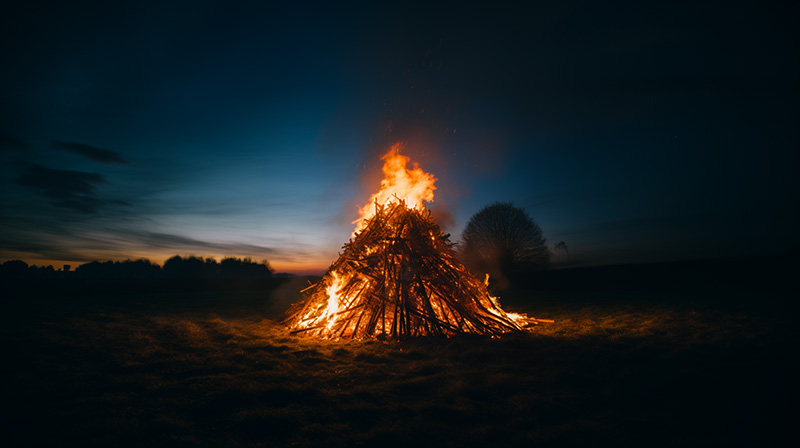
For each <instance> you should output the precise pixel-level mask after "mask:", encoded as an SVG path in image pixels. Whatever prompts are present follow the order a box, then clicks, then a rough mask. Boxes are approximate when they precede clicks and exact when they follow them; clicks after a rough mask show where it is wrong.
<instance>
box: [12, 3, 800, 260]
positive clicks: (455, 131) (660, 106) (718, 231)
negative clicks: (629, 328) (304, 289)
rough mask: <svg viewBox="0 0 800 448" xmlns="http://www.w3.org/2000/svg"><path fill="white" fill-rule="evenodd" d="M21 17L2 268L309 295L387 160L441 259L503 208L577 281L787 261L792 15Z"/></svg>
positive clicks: (401, 8) (60, 9) (793, 192)
mask: <svg viewBox="0 0 800 448" xmlns="http://www.w3.org/2000/svg"><path fill="white" fill-rule="evenodd" d="M19 3H20V4H17V5H15V6H12V7H6V10H4V13H3V16H2V18H0V33H2V38H1V40H0V42H1V43H0V50H1V51H2V53H1V55H2V66H3V69H2V70H0V134H1V135H0V162H2V168H0V170H2V171H0V172H1V173H2V185H0V191H1V192H0V201H1V202H0V204H2V218H0V261H3V260H7V259H23V260H26V261H28V262H29V263H38V264H42V263H44V264H50V263H53V264H57V265H60V264H64V263H71V264H77V263H81V262H85V261H90V260H93V259H126V258H136V257H148V258H151V259H153V260H154V261H159V262H161V261H163V260H164V259H165V258H166V257H168V256H170V255H173V254H176V253H177V254H197V255H204V256H216V257H220V256H251V257H253V258H256V259H268V260H270V262H271V263H272V264H273V265H274V266H275V267H276V268H278V270H290V271H301V270H315V271H322V270H324V269H325V267H327V265H328V264H329V263H330V262H331V261H333V260H334V259H335V258H336V256H337V251H338V249H339V248H340V246H341V245H342V244H343V243H344V242H346V241H347V238H348V237H349V235H350V232H351V231H352V224H351V221H353V220H354V219H355V217H356V210H357V208H358V207H359V206H360V205H361V204H362V203H363V202H364V201H365V200H367V199H368V197H369V194H370V193H372V192H373V191H374V190H375V189H377V179H378V178H379V176H380V160H379V155H380V154H381V153H383V152H384V151H385V150H386V148H387V147H388V146H389V145H391V144H392V143H394V142H397V141H402V142H405V144H406V151H405V152H406V154H408V155H410V156H411V157H412V158H413V159H414V160H417V161H419V162H420V164H421V166H422V167H423V168H424V169H425V170H427V171H429V172H432V173H433V174H434V175H436V177H437V178H438V179H439V181H438V183H437V187H438V189H437V191H436V197H435V200H434V203H433V204H431V208H432V209H434V210H435V211H436V213H437V216H439V217H440V222H441V224H442V225H443V226H444V227H445V228H446V230H447V231H449V232H451V233H452V234H453V236H454V238H456V239H457V237H458V235H460V233H461V230H462V229H463V227H464V225H465V224H466V221H467V220H468V219H469V216H470V215H472V214H473V213H475V212H476V211H478V210H479V209H480V208H481V207H482V206H484V205H487V204H489V203H491V202H494V201H498V200H499V201H511V202H513V203H514V204H516V205H518V206H521V207H523V208H525V209H526V210H527V212H528V213H529V214H530V215H531V216H532V217H533V218H534V220H536V221H537V222H538V223H539V224H540V225H541V227H542V228H543V230H544V233H545V236H546V237H547V238H548V241H549V242H550V243H556V242H558V241H560V240H564V241H566V242H567V244H568V245H569V247H570V253H571V255H572V258H573V259H574V264H584V265H586V264H605V263H618V262H645V261H660V260H674V259H685V258H707V257H723V256H736V255H750V254H776V253H781V252H785V251H787V250H789V249H790V248H792V247H795V248H796V247H798V243H799V242H798V239H797V232H796V230H795V229H796V228H797V227H798V225H800V222H798V221H799V219H798V197H800V195H798V193H799V192H800V189H798V182H797V180H796V171H797V167H798V163H797V162H798V156H797V149H798V147H800V145H798V143H799V140H800V139H798V128H797V123H798V83H797V79H800V76H798V75H800V74H799V73H798V71H799V70H798V58H797V53H798V49H797V44H798V39H797V31H796V26H795V22H796V19H797V17H798V8H797V6H796V5H792V4H791V2H786V3H769V2H735V1H734V2H719V3H717V4H710V3H703V4H699V3H698V2H675V1H670V2H663V3H660V4H654V3H653V2H594V3H592V2H569V1H568V2H533V3H531V4H530V5H529V6H525V7H521V6H519V5H515V6H511V5H514V4H515V3H518V2H512V3H510V4H508V5H504V4H501V3H499V2H493V3H491V4H490V5H484V6H475V7H471V6H466V5H465V3H455V4H452V5H448V6H430V5H425V4H420V5H417V4H413V3H397V4H393V5H390V6H386V5H372V6H363V5H360V6H342V5H336V4H330V3H323V4H319V3H299V2H292V3H287V4H279V5H269V6H268V5H265V4H262V3H261V2H254V3H241V2H203V1H193V2H185V3H169V4H168V5H165V4H162V2H153V3H150V2H141V1H140V2H131V3H128V2H24V4H23V2H19ZM559 257H563V255H559ZM557 261H559V260H557Z"/></svg>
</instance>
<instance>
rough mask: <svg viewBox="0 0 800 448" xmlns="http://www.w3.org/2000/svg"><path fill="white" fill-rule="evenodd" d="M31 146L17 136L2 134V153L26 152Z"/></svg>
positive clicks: (0, 149)
mask: <svg viewBox="0 0 800 448" xmlns="http://www.w3.org/2000/svg"><path fill="white" fill-rule="evenodd" d="M30 147H31V145H29V144H28V142H26V141H25V140H23V139H21V138H19V137H17V136H16V135H11V134H6V133H3V132H0V151H24V150H26V149H29V148H30Z"/></svg>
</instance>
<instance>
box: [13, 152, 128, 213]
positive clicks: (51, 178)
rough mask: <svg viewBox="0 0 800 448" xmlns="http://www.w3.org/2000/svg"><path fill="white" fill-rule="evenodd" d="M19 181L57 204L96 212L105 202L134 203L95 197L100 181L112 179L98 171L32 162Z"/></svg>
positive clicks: (102, 182) (85, 211)
mask: <svg viewBox="0 0 800 448" xmlns="http://www.w3.org/2000/svg"><path fill="white" fill-rule="evenodd" d="M17 183H18V184H19V185H22V186H25V187H29V188H31V189H33V190H37V191H38V192H39V193H41V194H43V195H44V196H46V197H48V198H50V199H52V204H53V205H56V206H59V207H64V208H68V209H72V210H75V211H77V212H80V213H87V214H88V213H96V212H97V211H98V210H99V209H100V208H101V207H102V206H104V205H109V204H114V205H130V204H128V203H127V202H124V201H119V200H103V199H98V198H97V197H95V189H96V187H97V185H99V184H106V183H108V182H107V181H106V179H105V178H104V177H103V176H102V175H100V174H97V173H87V172H84V171H73V170H59V169H53V168H47V167H45V166H42V165H38V164H35V163H31V164H28V165H27V166H26V168H25V169H24V171H23V173H22V175H20V176H19V178H18V179H17Z"/></svg>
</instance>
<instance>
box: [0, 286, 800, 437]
mask: <svg viewBox="0 0 800 448" xmlns="http://www.w3.org/2000/svg"><path fill="white" fill-rule="evenodd" d="M302 282H303V280H302V279H295V280H289V281H286V282H285V283H284V284H283V285H281V286H280V287H279V288H278V289H276V290H274V291H231V292H220V291H217V292H192V293H161V294H156V293H153V294H146V293H136V294H117V295H102V294H101V295H98V294H94V295H91V296H86V297H82V296H71V297H59V296H48V297H22V298H14V299H6V300H4V302H3V308H4V310H3V313H2V319H3V322H2V323H3V325H2V338H3V343H4V345H3V347H4V348H3V354H4V358H5V359H4V361H5V362H4V363H3V364H4V367H3V371H4V381H3V382H2V384H3V403H4V406H3V412H4V414H5V415H3V416H2V420H3V425H4V426H5V428H3V433H4V435H5V436H4V437H5V438H6V440H11V441H12V442H13V443H11V444H10V445H6V446H44V445H56V444H57V445H76V446H223V447H224V446H236V447H247V446H353V445H367V446H373V445H380V446H413V445H423V446H498V445H500V444H507V445H510V446H522V445H527V446H533V445H536V446H565V445H567V446H570V445H579V444H580V445H616V446H620V445H623V446H634V445H635V446H654V445H692V446H700V445H712V446H715V445H740V444H752V443H755V444H758V445H765V444H767V445H768V444H770V442H773V443H777V441H778V440H781V439H782V438H783V437H784V436H786V435H787V434H788V433H789V425H790V420H789V419H790V415H791V414H789V413H785V411H784V409H785V408H786V407H787V406H788V405H792V404H793V399H792V398H791V397H792V392H793V389H791V388H793V387H794V386H793V385H790V376H791V374H790V371H789V368H788V365H789V361H790V360H791V358H792V357H793V356H792V355H791V354H792V353H795V349H794V347H792V346H791V345H790V342H789V341H788V340H787V339H788V336H789V334H790V331H789V326H790V324H791V322H790V319H791V316H790V314H791V313H789V312H788V310H787V308H786V306H785V303H786V302H787V299H786V298H785V297H783V296H780V295H776V294H772V293H770V294H766V293H765V294H763V295H760V294H757V293H750V292H748V293H733V292H725V293H721V292H718V293H709V292H694V293H691V294H689V293H680V292H669V293H664V292H661V293H656V292H641V291H629V292H609V291H606V292H602V293H601V292H576V291H573V292H532V291H512V292H509V293H507V294H506V295H505V296H503V298H502V299H501V300H502V302H503V304H504V305H505V307H506V308H507V309H509V310H511V311H523V312H528V313H529V314H531V315H534V316H536V317H541V318H548V319H554V320H555V321H556V323H555V324H552V325H542V326H539V327H538V328H536V330H535V331H534V333H533V334H530V335H512V336H507V337H503V338H500V339H489V338H484V337H475V336H464V337H455V338H450V339H436V338H426V339H416V340H407V341H403V342H379V341H367V342H353V341H319V340H311V339H306V338H302V337H296V336H292V335H290V334H288V333H287V332H286V331H285V330H283V328H282V327H281V326H280V325H279V324H278V323H277V321H279V320H280V319H281V317H282V312H283V311H284V310H285V309H286V308H287V307H288V305H289V303H290V302H291V301H292V300H293V299H295V298H296V296H297V295H296V292H297V291H298V290H299V289H300V288H301V287H302ZM792 379H794V378H792ZM792 382H793V381H792Z"/></svg>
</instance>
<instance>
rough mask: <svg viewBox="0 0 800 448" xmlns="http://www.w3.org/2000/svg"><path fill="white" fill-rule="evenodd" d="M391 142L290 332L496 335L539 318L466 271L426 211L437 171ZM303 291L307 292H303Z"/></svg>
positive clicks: (296, 309)
mask: <svg viewBox="0 0 800 448" xmlns="http://www.w3.org/2000/svg"><path fill="white" fill-rule="evenodd" d="M400 149H401V145H400V144H395V145H393V146H392V147H391V148H390V149H389V151H388V152H387V153H386V154H384V155H383V157H381V159H382V160H383V162H384V164H383V173H384V179H383V180H382V181H381V187H380V189H379V191H378V192H377V193H375V194H373V195H372V196H371V197H370V200H369V202H368V203H367V204H365V205H364V207H362V208H361V210H360V211H359V219H358V220H356V221H354V222H353V223H354V224H356V230H355V232H354V233H353V236H352V239H351V240H350V242H348V243H345V245H344V249H345V250H344V253H342V254H341V255H340V257H339V259H338V260H336V261H335V262H334V263H333V264H332V265H331V266H330V268H328V272H327V273H326V274H325V276H324V277H323V279H322V281H320V282H319V283H317V284H315V285H311V286H309V287H308V288H306V289H304V290H303V291H301V293H305V294H306V295H307V298H306V300H304V301H301V302H298V303H296V304H295V305H293V307H292V308H291V309H290V310H289V317H288V318H287V319H286V322H288V323H289V328H290V329H291V330H292V332H294V333H303V334H308V335H315V336H320V337H325V338H342V337H349V338H370V337H378V338H381V337H383V338H386V337H390V338H404V337H413V336H428V335H433V336H451V335H453V334H456V333H477V334H486V335H492V336H495V335H499V334H503V333H508V332H511V331H525V330H527V329H528V328H529V327H530V326H532V325H536V324H537V323H539V322H552V321H547V320H545V319H535V318H530V317H528V316H526V315H524V314H515V313H506V312H505V311H504V310H503V309H502V308H501V307H500V301H499V298H497V297H493V296H492V295H491V294H489V291H488V283H489V276H488V275H487V276H486V278H485V279H484V281H481V280H479V279H478V278H477V277H475V276H474V275H472V274H471V273H470V272H468V270H467V268H466V267H464V265H463V264H462V263H461V262H460V261H459V260H458V258H457V256H456V253H455V251H454V250H453V244H452V243H450V242H449V241H448V235H445V234H444V233H443V232H442V231H441V229H440V228H439V226H438V225H437V224H436V222H435V221H434V220H433V218H431V214H430V212H429V211H428V210H427V209H426V207H425V203H426V202H431V201H433V191H434V190H435V189H436V187H435V185H434V184H435V182H436V178H435V177H434V176H433V175H432V174H430V173H427V172H425V171H423V170H422V169H421V168H420V167H419V165H418V164H417V163H414V164H412V168H411V169H409V168H407V165H408V162H409V161H410V159H409V158H408V157H406V156H403V155H401V154H400ZM307 291H310V292H307Z"/></svg>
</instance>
